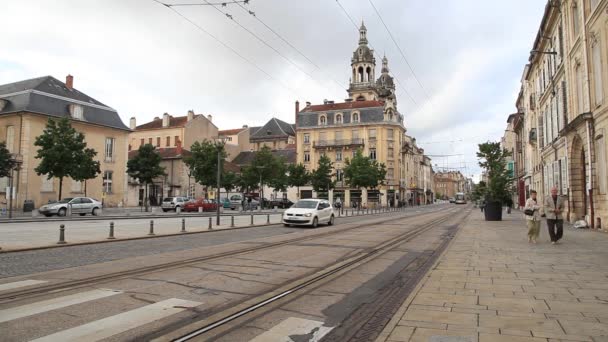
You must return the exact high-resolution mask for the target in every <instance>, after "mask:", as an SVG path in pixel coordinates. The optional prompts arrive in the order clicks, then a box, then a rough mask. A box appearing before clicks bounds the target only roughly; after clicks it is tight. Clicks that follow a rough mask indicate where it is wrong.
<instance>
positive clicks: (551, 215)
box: [543, 187, 564, 245]
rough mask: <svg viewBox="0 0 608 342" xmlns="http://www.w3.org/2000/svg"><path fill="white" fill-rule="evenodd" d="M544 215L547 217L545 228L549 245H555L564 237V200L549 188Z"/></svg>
mask: <svg viewBox="0 0 608 342" xmlns="http://www.w3.org/2000/svg"><path fill="white" fill-rule="evenodd" d="M543 206H544V208H543V209H544V210H543V211H544V214H545V216H546V217H547V228H549V237H550V238H551V243H552V244H554V245H555V244H556V243H558V242H559V240H560V239H561V238H562V236H563V235H564V217H563V216H562V211H563V210H564V199H563V198H562V197H561V196H558V195H557V188H556V187H552V188H551V195H550V196H547V197H546V198H545V203H544V205H543Z"/></svg>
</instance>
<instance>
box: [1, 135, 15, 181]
mask: <svg viewBox="0 0 608 342" xmlns="http://www.w3.org/2000/svg"><path fill="white" fill-rule="evenodd" d="M15 164H16V163H15V160H14V159H13V158H12V157H11V153H10V152H9V151H8V149H7V148H6V143H5V142H0V177H9V176H10V175H11V170H12V169H13V168H14V167H15Z"/></svg>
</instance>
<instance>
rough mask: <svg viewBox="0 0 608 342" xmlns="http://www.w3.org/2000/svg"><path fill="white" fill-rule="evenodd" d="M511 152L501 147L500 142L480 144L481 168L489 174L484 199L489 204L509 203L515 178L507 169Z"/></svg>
mask: <svg viewBox="0 0 608 342" xmlns="http://www.w3.org/2000/svg"><path fill="white" fill-rule="evenodd" d="M510 155H511V152H509V151H507V150H505V149H503V148H501V147H500V143H499V142H486V143H483V144H479V152H477V158H479V166H481V167H482V168H484V169H485V170H486V171H487V172H488V183H487V184H486V186H485V191H484V198H485V199H486V201H488V202H500V203H507V202H508V201H509V199H510V198H511V194H512V192H513V185H512V182H513V178H512V177H511V176H510V175H509V174H510V171H509V170H508V169H507V157H509V156H510Z"/></svg>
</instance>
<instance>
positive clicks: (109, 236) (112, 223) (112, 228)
mask: <svg viewBox="0 0 608 342" xmlns="http://www.w3.org/2000/svg"><path fill="white" fill-rule="evenodd" d="M114 239H116V238H115V237H114V222H110V234H109V235H108V240H114Z"/></svg>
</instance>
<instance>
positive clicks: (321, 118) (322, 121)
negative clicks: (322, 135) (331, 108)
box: [319, 115, 327, 126]
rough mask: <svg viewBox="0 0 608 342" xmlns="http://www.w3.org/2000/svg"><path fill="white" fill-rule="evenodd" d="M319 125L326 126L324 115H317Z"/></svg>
mask: <svg viewBox="0 0 608 342" xmlns="http://www.w3.org/2000/svg"><path fill="white" fill-rule="evenodd" d="M319 126H327V117H326V116H325V115H321V116H320V117H319Z"/></svg>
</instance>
